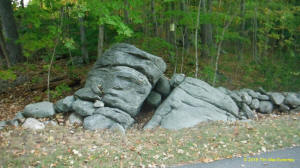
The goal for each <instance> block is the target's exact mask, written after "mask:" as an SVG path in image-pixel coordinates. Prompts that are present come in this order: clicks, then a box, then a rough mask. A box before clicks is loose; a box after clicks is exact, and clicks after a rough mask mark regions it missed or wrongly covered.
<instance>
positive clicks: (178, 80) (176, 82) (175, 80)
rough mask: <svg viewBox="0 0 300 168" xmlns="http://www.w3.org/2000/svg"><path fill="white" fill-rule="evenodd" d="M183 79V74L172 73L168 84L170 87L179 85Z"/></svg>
mask: <svg viewBox="0 0 300 168" xmlns="http://www.w3.org/2000/svg"><path fill="white" fill-rule="evenodd" d="M184 79H185V75H184V74H174V75H173V76H172V78H171V80H170V85H171V87H172V88H175V87H177V86H179V85H180V84H181V83H182V82H183V81H184Z"/></svg>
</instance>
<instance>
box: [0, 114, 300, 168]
mask: <svg viewBox="0 0 300 168" xmlns="http://www.w3.org/2000/svg"><path fill="white" fill-rule="evenodd" d="M299 120H300V116H299V115H283V116H280V117H274V116H273V117H268V118H265V119H261V120H258V121H253V122H249V123H247V122H234V123H224V122H209V123H202V124H199V125H198V126H196V127H193V128H188V129H182V130H179V131H170V130H165V129H160V128H158V129H155V130H147V131H141V130H137V129H130V130H128V131H127V134H126V136H122V135H120V134H118V133H113V132H110V131H106V130H104V131H87V130H84V129H83V128H80V127H79V128H73V127H61V126H57V127H48V128H46V129H45V130H42V131H38V132H33V131H29V130H23V129H21V128H16V129H12V128H9V129H5V130H2V131H1V132H0V142H1V143H0V155H1V158H0V165H2V166H3V167H24V165H26V166H35V167H68V166H71V167H138V166H143V165H144V166H146V167H147V166H150V165H157V166H163V165H177V164H183V163H191V162H210V161H213V160H219V159H223V158H232V157H241V156H246V155H254V154H257V153H260V152H264V151H271V150H275V149H281V148H286V147H292V146H299V145H300V122H299Z"/></svg>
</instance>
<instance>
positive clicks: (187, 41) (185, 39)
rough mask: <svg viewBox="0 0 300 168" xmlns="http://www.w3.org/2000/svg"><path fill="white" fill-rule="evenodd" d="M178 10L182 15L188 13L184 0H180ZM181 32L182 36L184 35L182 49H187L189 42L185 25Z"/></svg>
mask: <svg viewBox="0 0 300 168" xmlns="http://www.w3.org/2000/svg"><path fill="white" fill-rule="evenodd" d="M180 8H181V11H182V12H183V13H186V12H188V5H186V0H181V3H180ZM183 31H184V32H183V33H182V35H184V39H182V40H183V41H184V49H188V48H189V46H190V40H189V32H188V27H187V26H186V25H183Z"/></svg>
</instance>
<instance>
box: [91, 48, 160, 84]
mask: <svg viewBox="0 0 300 168" xmlns="http://www.w3.org/2000/svg"><path fill="white" fill-rule="evenodd" d="M110 66H111V67H114V66H126V67H130V68H132V69H135V70H137V71H139V72H140V73H142V74H143V75H145V76H146V77H147V79H148V80H149V82H150V83H151V84H152V85H155V83H156V82H157V81H158V79H159V78H160V77H161V75H162V74H163V73H164V72H165V70H166V63H165V62H164V61H163V59H162V58H160V57H157V56H154V55H152V54H149V53H147V52H145V51H142V50H140V49H138V48H136V47H135V46H133V45H129V44H123V43H120V44H116V45H114V46H112V47H111V48H110V49H109V50H107V51H106V52H105V53H104V54H103V55H102V56H101V58H100V59H98V60H97V62H96V64H95V66H94V70H96V71H97V69H98V68H103V67H110ZM87 80H88V81H89V79H87Z"/></svg>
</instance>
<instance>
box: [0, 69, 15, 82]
mask: <svg viewBox="0 0 300 168" xmlns="http://www.w3.org/2000/svg"><path fill="white" fill-rule="evenodd" d="M16 78H17V75H16V74H15V73H14V72H13V71H12V70H0V79H2V80H15V79H16Z"/></svg>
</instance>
